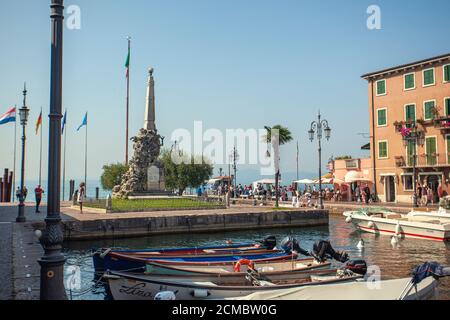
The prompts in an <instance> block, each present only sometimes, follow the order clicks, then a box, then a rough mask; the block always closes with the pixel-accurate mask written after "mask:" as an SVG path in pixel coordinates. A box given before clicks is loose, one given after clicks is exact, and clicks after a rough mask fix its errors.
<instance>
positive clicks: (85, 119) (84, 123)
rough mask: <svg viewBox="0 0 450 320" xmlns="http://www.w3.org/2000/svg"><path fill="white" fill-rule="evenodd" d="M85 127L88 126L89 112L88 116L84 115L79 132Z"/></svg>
mask: <svg viewBox="0 0 450 320" xmlns="http://www.w3.org/2000/svg"><path fill="white" fill-rule="evenodd" d="M84 126H87V112H86V114H85V115H84V119H83V123H82V124H80V126H79V127H78V129H77V131H80V129H81V128H82V127H84Z"/></svg>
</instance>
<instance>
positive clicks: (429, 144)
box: [426, 137, 437, 165]
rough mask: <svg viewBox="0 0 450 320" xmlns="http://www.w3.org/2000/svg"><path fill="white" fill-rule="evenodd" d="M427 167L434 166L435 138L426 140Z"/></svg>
mask: <svg viewBox="0 0 450 320" xmlns="http://www.w3.org/2000/svg"><path fill="white" fill-rule="evenodd" d="M426 151H427V165H436V162H437V161H436V160H437V159H436V138H435V137H428V138H426Z"/></svg>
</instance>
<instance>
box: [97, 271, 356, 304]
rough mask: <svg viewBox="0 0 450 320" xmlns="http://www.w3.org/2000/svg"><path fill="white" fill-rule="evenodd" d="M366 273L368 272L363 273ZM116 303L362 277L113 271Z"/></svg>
mask: <svg viewBox="0 0 450 320" xmlns="http://www.w3.org/2000/svg"><path fill="white" fill-rule="evenodd" d="M364 273H365V270H364ZM103 277H104V279H106V280H107V281H108V287H109V290H110V292H111V294H112V296H113V298H114V299H115V300H153V299H155V296H156V295H157V294H158V293H161V292H165V291H169V292H173V293H174V295H176V299H179V300H198V299H200V300H201V299H224V298H230V297H239V296H246V295H249V294H251V293H254V292H263V291H273V290H283V289H290V288H296V287H302V286H314V285H324V284H329V283H339V282H346V281H356V280H357V279H361V278H362V277H363V275H362V274H357V273H354V272H352V271H350V270H348V269H339V270H337V269H330V270H316V271H309V272H304V273H298V274H297V275H296V277H295V278H293V279H292V278H289V277H282V276H279V277H270V276H263V277H262V278H260V277H259V276H258V275H256V276H254V275H253V274H252V273H249V274H248V275H247V276H238V277H230V278H226V277H221V276H205V277H204V278H199V279H192V278H190V277H185V278H182V277H178V278H176V279H175V278H173V277H170V276H167V277H161V276H148V275H139V274H131V273H127V272H119V271H110V272H107V273H106V274H105V275H104V276H103Z"/></svg>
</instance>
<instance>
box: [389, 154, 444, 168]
mask: <svg viewBox="0 0 450 320" xmlns="http://www.w3.org/2000/svg"><path fill="white" fill-rule="evenodd" d="M413 160H414V156H412V155H411V156H408V157H405V156H397V157H395V166H396V167H397V168H412V167H413V165H414V162H413ZM436 166H440V167H446V166H450V153H429V154H427V153H422V154H418V155H417V156H416V167H436Z"/></svg>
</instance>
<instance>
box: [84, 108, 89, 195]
mask: <svg viewBox="0 0 450 320" xmlns="http://www.w3.org/2000/svg"><path fill="white" fill-rule="evenodd" d="M86 118H87V112H86ZM88 122H89V120H88ZM87 157H88V124H87V123H86V136H85V142H84V190H85V195H86V196H87Z"/></svg>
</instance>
